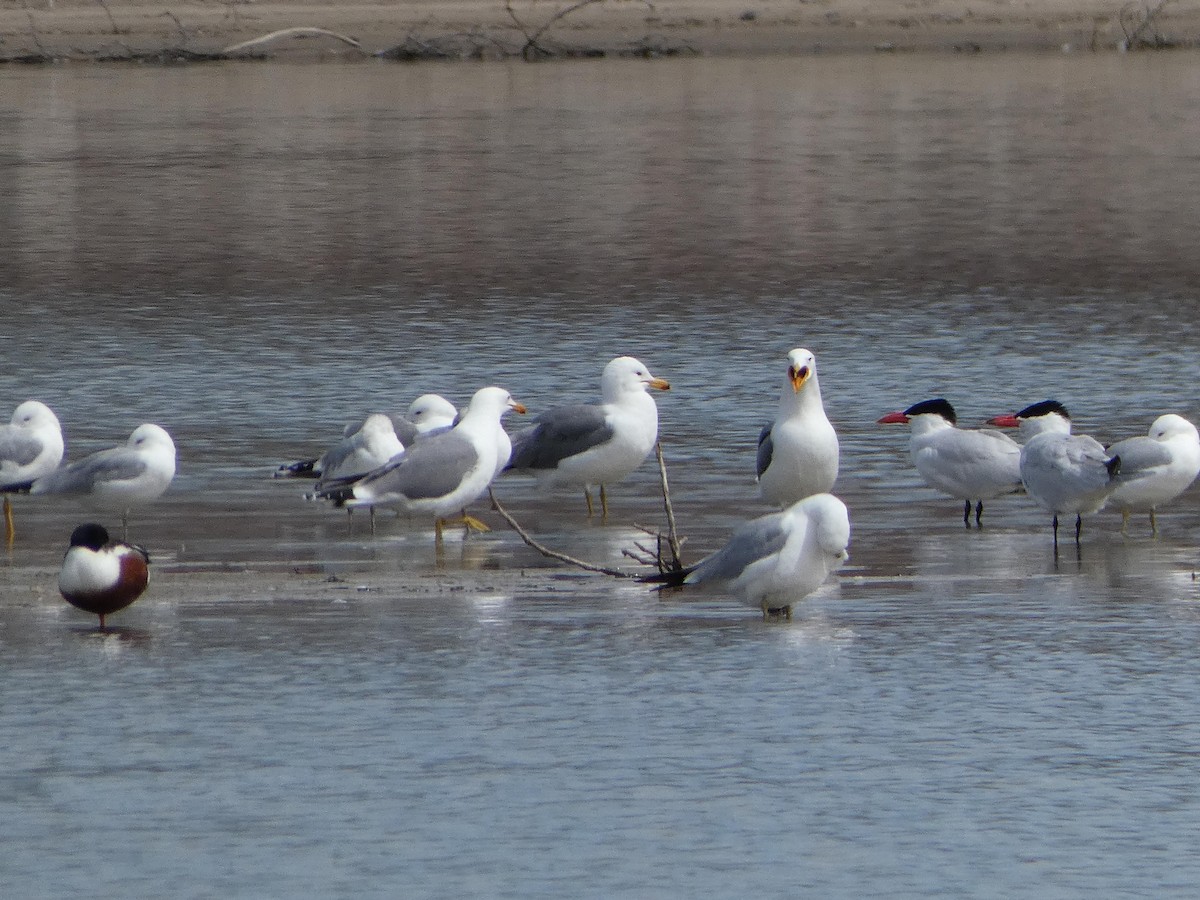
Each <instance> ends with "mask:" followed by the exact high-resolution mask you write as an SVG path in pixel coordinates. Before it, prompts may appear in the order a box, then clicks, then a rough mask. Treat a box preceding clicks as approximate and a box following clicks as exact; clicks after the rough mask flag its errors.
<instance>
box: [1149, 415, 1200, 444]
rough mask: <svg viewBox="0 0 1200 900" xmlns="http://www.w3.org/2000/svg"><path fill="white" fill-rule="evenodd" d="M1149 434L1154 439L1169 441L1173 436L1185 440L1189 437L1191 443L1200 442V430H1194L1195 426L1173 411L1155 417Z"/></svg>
mask: <svg viewBox="0 0 1200 900" xmlns="http://www.w3.org/2000/svg"><path fill="white" fill-rule="evenodd" d="M1149 435H1150V437H1152V438H1154V440H1156V441H1169V440H1171V439H1173V438H1184V439H1185V440H1186V439H1187V438H1189V437H1190V438H1191V443H1200V432H1197V431H1196V426H1195V425H1193V424H1192V423H1191V422H1189V421H1188V420H1187V419H1185V418H1184V417H1183V416H1177V415H1175V413H1167V414H1166V415H1165V416H1159V417H1158V418H1157V419H1155V420H1154V423H1153V424H1152V425H1151V426H1150V431H1149Z"/></svg>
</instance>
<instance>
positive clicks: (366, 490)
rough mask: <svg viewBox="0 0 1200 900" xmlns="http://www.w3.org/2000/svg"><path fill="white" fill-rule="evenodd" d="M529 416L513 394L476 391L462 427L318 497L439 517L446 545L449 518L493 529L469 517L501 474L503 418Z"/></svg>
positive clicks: (438, 527)
mask: <svg viewBox="0 0 1200 900" xmlns="http://www.w3.org/2000/svg"><path fill="white" fill-rule="evenodd" d="M510 409H511V410H515V411H516V412H519V413H523V412H525V407H523V406H522V405H521V404H520V403H518V402H517V401H515V400H514V399H513V398H512V396H511V395H510V394H509V393H508V391H506V390H504V389H503V388H498V387H486V388H481V389H480V390H478V391H476V392H475V396H473V397H472V398H471V402H470V403H469V404H468V405H467V409H466V411H465V412H464V413H463V415H462V418H461V419H460V420H459V422H458V424H457V425H455V426H454V427H453V428H451V429H450V430H448V431H444V432H441V433H439V434H434V435H431V436H429V437H427V438H424V439H422V440H419V441H417V442H415V443H414V444H413V445H412V447H410V448H409V449H408V450H407V451H405V452H404V453H402V454H400V455H399V456H397V457H395V458H394V459H393V460H392V461H391V462H389V463H387V464H385V465H383V466H380V467H379V468H377V469H375V470H373V471H371V472H369V473H367V474H366V475H364V476H362V477H361V478H357V479H342V480H336V481H335V482H334V483H331V484H327V485H324V484H323V485H318V489H317V496H318V497H320V498H322V499H326V500H332V501H333V502H334V503H335V504H336V505H338V506H347V507H356V506H394V507H396V508H398V509H400V510H402V511H403V512H406V513H409V514H425V515H430V516H433V517H434V524H435V533H436V536H437V540H438V542H439V543H440V542H441V538H442V528H443V526H444V525H446V524H448V523H449V520H448V519H447V516H450V515H451V514H453V513H461V516H460V518H459V519H457V521H461V522H463V523H465V524H466V525H467V526H468V527H469V528H474V529H476V530H477V531H486V530H487V526H485V525H484V524H483V523H482V522H480V521H478V520H477V519H474V518H472V517H470V516H468V515H466V513H465V507H466V506H468V505H469V504H471V503H473V502H475V500H477V499H478V498H479V497H480V496H481V495H482V494H483V493H484V492H485V491H487V489H488V485H490V484H491V483H492V479H493V478H495V477H496V472H497V470H498V462H497V455H498V453H499V452H500V451H499V447H500V443H501V442H500V439H499V437H498V435H497V432H499V431H502V430H503V429H502V427H501V425H500V417H501V416H503V415H504V414H505V413H506V412H508V410H510Z"/></svg>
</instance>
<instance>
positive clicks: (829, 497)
mask: <svg viewBox="0 0 1200 900" xmlns="http://www.w3.org/2000/svg"><path fill="white" fill-rule="evenodd" d="M792 511H793V512H795V513H798V514H800V515H802V516H804V517H806V518H807V519H808V521H809V523H810V525H811V526H812V527H813V528H814V529H815V531H814V534H815V536H816V539H817V545H818V546H819V547H820V548H821V550H822V551H823V552H824V553H825V554H827V555H828V556H830V557H832V564H831V567H830V568H831V569H836V568H840V567H841V566H842V565H843V564H844V563H845V562H846V560H848V559H849V558H850V513H849V511H848V510H847V509H846V504H845V503H843V502H842V501H841V500H839V499H838V498H837V497H835V496H833V494H813V495H812V496H811V497H805V498H804V499H803V500H801V501H799V502H798V503H796V504H794V505H793V506H792Z"/></svg>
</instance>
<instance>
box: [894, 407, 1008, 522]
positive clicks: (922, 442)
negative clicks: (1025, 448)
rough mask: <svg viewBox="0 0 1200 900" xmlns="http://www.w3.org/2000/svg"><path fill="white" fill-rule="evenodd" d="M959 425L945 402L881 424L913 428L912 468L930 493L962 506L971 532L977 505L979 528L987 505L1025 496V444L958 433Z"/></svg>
mask: <svg viewBox="0 0 1200 900" xmlns="http://www.w3.org/2000/svg"><path fill="white" fill-rule="evenodd" d="M957 423H958V416H957V415H956V414H955V412H954V407H953V406H951V405H950V403H949V402H948V401H946V400H945V399H943V398H941V397H938V398H936V399H933V400H923V401H921V402H920V403H915V404H913V405H912V406H910V407H909V408H908V409H906V410H904V411H903V412H891V413H888V414H887V415H885V416H883V417H882V418H881V419H879V421H878V424H880V425H902V424H907V425H909V426H910V428H911V436H910V438H909V443H908V450H909V455H910V456H911V457H912V461H913V465H914V466H916V468H917V471H918V472H920V473H921V477H922V478H924V479H925V483H926V484H928V485H929V486H930V487H931V488H933V489H934V490H936V491H941V492H942V493H943V494H947V495H949V496H951V497H954V498H955V499H958V500H961V501H963V524H964V525H966V526H967V527H968V528H970V527H971V504H972V501H974V502H975V524H976V526H979V525H981V524H982V523H981V521H980V520H981V519H982V517H983V501H984V500H992V499H995V498H996V497H1000V496H1003V495H1005V494H1015V493H1019V492H1020V491H1021V489H1022V486H1021V445H1020V444H1018V443H1017V442H1016V441H1014V440H1013V439H1012V438H1010V437H1009V436H1008V435H1007V434H1004V433H1003V432H1001V431H994V430H992V429H986V428H985V429H974V428H959V427H958V424H957Z"/></svg>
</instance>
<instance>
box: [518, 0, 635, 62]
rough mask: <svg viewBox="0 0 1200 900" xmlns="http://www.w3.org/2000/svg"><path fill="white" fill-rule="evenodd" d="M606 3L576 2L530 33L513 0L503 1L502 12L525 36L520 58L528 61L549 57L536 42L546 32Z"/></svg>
mask: <svg viewBox="0 0 1200 900" xmlns="http://www.w3.org/2000/svg"><path fill="white" fill-rule="evenodd" d="M606 2H608V0H576V2H574V3H571V4H569V5H568V6H564V7H562V8H561V9H560V10H558V11H557V12H556V13H554V15H552V16H551V17H550V18H548V19H547V20H546V21H545V22H543V23H542V24H541V27H539V28H536V29H534V30H532V31H530V29H529V27H528V26H526V24H525V23H524V22H523V21H521V17H520V16H518V15H517V11H516V10H515V9H513V0H504V11H505V12H507V13H508V16H509V18H510V19H512V20H513V23H514V24H515V25H516V26H517V30H518V31H520V32H521V34H522V35H524V36H525V46H524V47H522V48H521V50H520V53H521V56H522V58H524V59H529V58H530V57H531V56H533V55H534V54H535V53H538V54H541V55H543V56H550V55H551V53H550V51H548V50H547V49H546V48H545V47H543V46H542V45H541V44H539V43H538V41H539V40H540V39H541V37H542V35H544V34H545V33H546V32H547V31H549V30H550V29H551V28H553V27H554V26H555V25H557V24H558V23H559V22H561V21H562V20H563V19H565V18H566V17H567V16H569V15H571V14H572V13H576V12H578V11H579V10H581V9H583V8H584V7H586V6H592V5H593V4H596V3H606ZM642 2H644V3H645V5H646V8H647V9H654V4H652V3H651V2H650V0H642Z"/></svg>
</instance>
